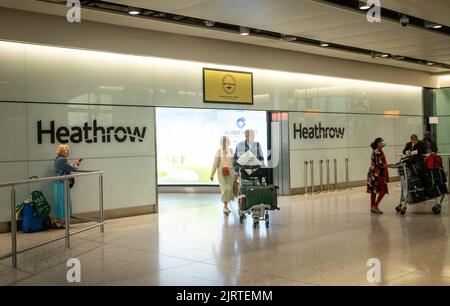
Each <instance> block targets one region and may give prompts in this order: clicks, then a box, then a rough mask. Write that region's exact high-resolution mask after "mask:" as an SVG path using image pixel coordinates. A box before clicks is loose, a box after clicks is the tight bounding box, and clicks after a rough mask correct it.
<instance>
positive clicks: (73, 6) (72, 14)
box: [66, 0, 81, 23]
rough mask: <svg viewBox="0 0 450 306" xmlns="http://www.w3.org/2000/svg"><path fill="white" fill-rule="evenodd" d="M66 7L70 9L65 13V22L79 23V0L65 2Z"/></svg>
mask: <svg viewBox="0 0 450 306" xmlns="http://www.w3.org/2000/svg"><path fill="white" fill-rule="evenodd" d="M67 7H70V9H69V10H68V11H67V13H66V20H67V22H69V23H74V22H81V3H80V0H67Z"/></svg>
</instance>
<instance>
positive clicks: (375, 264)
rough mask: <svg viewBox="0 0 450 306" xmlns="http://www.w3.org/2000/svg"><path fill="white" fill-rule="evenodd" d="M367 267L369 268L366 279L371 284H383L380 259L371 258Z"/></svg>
mask: <svg viewBox="0 0 450 306" xmlns="http://www.w3.org/2000/svg"><path fill="white" fill-rule="evenodd" d="M366 266H367V267H369V268H370V269H369V271H367V274H366V277H367V281H368V282H369V283H379V282H381V262H380V260H379V259H378V258H370V259H369V260H367V263H366Z"/></svg>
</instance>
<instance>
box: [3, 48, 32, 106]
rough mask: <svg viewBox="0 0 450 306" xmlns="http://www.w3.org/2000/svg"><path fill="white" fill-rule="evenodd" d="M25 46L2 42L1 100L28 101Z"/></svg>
mask: <svg viewBox="0 0 450 306" xmlns="http://www.w3.org/2000/svg"><path fill="white" fill-rule="evenodd" d="M25 80H26V75H25V45H23V44H16V43H9V42H0V100H3V101H26V99H27V92H26V82H25Z"/></svg>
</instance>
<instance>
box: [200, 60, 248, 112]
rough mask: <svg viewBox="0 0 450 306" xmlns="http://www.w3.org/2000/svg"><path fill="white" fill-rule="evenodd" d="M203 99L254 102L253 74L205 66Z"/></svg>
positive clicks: (209, 100)
mask: <svg viewBox="0 0 450 306" xmlns="http://www.w3.org/2000/svg"><path fill="white" fill-rule="evenodd" d="M203 101H204V102H211V103H239V104H253V74H252V73H251V72H241V71H230V70H220V69H210V68H203Z"/></svg>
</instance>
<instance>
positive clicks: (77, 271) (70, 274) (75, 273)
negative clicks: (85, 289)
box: [66, 258, 81, 283]
mask: <svg viewBox="0 0 450 306" xmlns="http://www.w3.org/2000/svg"><path fill="white" fill-rule="evenodd" d="M66 267H68V268H70V269H69V270H68V271H67V274H66V279H67V281H68V282H69V283H80V282H81V262H80V260H79V259H78V258H70V259H69V260H68V261H67V263H66Z"/></svg>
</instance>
